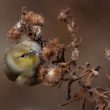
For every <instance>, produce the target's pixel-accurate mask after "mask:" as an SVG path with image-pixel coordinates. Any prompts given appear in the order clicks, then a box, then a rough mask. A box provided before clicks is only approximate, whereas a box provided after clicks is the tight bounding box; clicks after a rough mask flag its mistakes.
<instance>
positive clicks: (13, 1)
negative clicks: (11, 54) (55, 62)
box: [0, 0, 110, 110]
mask: <svg viewBox="0 0 110 110" xmlns="http://www.w3.org/2000/svg"><path fill="white" fill-rule="evenodd" d="M23 6H26V7H27V8H29V9H31V10H34V11H35V12H39V13H41V14H42V15H43V16H44V17H45V21H46V24H45V26H44V28H43V32H44V35H45V36H49V37H53V36H57V37H60V38H61V42H63V43H65V45H66V44H68V43H69V42H70V39H69V37H68V36H69V34H68V32H67V30H66V26H65V25H64V24H62V23H59V22H58V21H57V20H56V17H57V13H58V11H59V10H60V9H62V8H65V7H66V6H68V7H70V8H71V9H72V12H73V15H74V17H75V19H76V22H77V25H78V33H77V35H78V36H80V37H82V39H83V41H82V43H81V46H80V52H81V53H80V56H81V57H80V60H79V63H80V64H84V63H85V62H90V63H92V65H93V66H94V65H101V66H102V67H103V70H102V72H101V73H100V74H101V75H100V76H99V77H98V79H97V81H96V82H95V84H94V85H95V86H99V87H100V86H102V87H110V81H108V80H107V78H106V77H105V73H107V72H109V71H110V62H109V61H106V59H105V58H104V56H103V50H104V48H105V47H109V48H110V0H0V59H1V60H0V69H1V72H0V73H1V74H0V110H80V107H79V103H78V104H70V105H68V106H66V107H63V108H58V107H57V105H58V104H60V103H62V102H64V101H65V100H66V95H67V90H66V84H65V85H64V86H63V87H62V88H61V89H60V90H58V89H56V88H51V87H45V86H43V85H39V86H36V87H32V88H28V87H25V88H22V87H19V86H17V85H16V84H14V83H12V82H11V81H9V80H8V79H7V78H6V76H5V75H4V72H3V55H4V53H5V50H6V49H7V48H8V47H9V42H8V41H7V39H6V34H7V31H8V30H9V28H10V27H11V26H12V25H13V24H14V23H15V22H16V21H17V20H18V19H19V17H20V10H21V8H22V7H23ZM67 54H68V52H67ZM68 55H69V54H68ZM67 58H68V56H67ZM75 86H76V84H73V92H74V91H75V90H76V89H75V88H76V87H75ZM88 107H89V110H90V107H91V110H93V105H91V104H89V103H88Z"/></svg>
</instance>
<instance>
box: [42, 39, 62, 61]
mask: <svg viewBox="0 0 110 110" xmlns="http://www.w3.org/2000/svg"><path fill="white" fill-rule="evenodd" d="M62 47H63V45H62V44H60V43H59V39H58V38H54V39H52V40H50V41H49V42H48V43H47V44H46V45H45V47H43V48H42V55H41V56H42V58H43V59H44V60H45V59H49V58H51V57H52V56H54V57H55V56H56V54H57V53H58V50H59V49H61V48H62Z"/></svg>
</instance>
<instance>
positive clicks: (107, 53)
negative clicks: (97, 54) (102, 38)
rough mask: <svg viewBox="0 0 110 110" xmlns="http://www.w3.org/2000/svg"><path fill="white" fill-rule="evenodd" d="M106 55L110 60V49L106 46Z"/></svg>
mask: <svg viewBox="0 0 110 110" xmlns="http://www.w3.org/2000/svg"><path fill="white" fill-rule="evenodd" d="M104 55H105V58H106V59H108V60H110V49H108V48H106V49H105V50H104Z"/></svg>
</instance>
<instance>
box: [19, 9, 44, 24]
mask: <svg viewBox="0 0 110 110" xmlns="http://www.w3.org/2000/svg"><path fill="white" fill-rule="evenodd" d="M21 20H22V21H23V22H26V23H28V24H30V25H40V26H42V25H43V24H44V18H43V17H42V16H41V15H39V14H37V13H34V12H33V11H28V10H27V9H26V8H23V9H22V15H21Z"/></svg>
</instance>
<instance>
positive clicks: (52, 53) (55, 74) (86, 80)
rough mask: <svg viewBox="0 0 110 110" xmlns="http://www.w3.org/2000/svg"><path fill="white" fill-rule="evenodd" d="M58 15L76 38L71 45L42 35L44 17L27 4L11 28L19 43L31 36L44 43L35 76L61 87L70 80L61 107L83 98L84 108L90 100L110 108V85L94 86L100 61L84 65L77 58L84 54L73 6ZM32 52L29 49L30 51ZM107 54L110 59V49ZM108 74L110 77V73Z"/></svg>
mask: <svg viewBox="0 0 110 110" xmlns="http://www.w3.org/2000/svg"><path fill="white" fill-rule="evenodd" d="M57 19H58V20H59V21H61V22H64V23H66V25H67V29H68V32H69V33H70V38H71V41H72V42H71V43H70V44H69V45H68V46H64V44H61V43H60V41H59V39H58V38H52V39H51V40H45V38H44V37H43V35H42V26H43V25H44V18H43V17H42V16H41V15H39V14H37V13H34V12H32V11H30V10H27V9H26V8H23V9H22V14H21V19H20V21H18V23H17V24H16V25H14V26H13V27H12V28H11V30H10V31H9V32H8V37H9V39H10V40H11V41H12V42H13V43H15V45H17V44H18V43H19V42H21V41H22V40H23V39H27V37H28V39H31V40H33V41H35V42H37V43H39V44H40V45H41V49H42V51H41V53H40V57H41V63H40V65H39V67H37V68H36V73H35V75H34V77H33V78H34V80H37V81H38V82H39V83H42V84H44V85H48V86H53V87H58V88H60V87H61V85H62V84H63V83H65V82H67V84H68V85H67V90H68V95H67V101H66V102H65V103H63V104H60V105H59V106H60V107H61V106H65V105H67V104H70V103H72V102H76V101H80V102H81V105H82V110H85V108H86V102H87V101H90V102H95V104H96V106H95V110H110V89H108V88H99V87H92V86H91V84H92V82H94V79H96V78H97V77H98V76H99V75H100V74H99V70H100V69H101V67H100V65H98V66H95V67H92V66H91V64H89V63H86V64H84V66H81V65H80V64H78V62H77V61H78V59H79V56H80V52H79V46H80V43H81V38H79V37H77V36H76V35H75V33H76V27H77V26H76V24H75V21H74V17H73V16H72V15H71V10H70V9H69V8H66V9H63V10H61V12H59V14H58V17H57ZM66 49H71V56H70V59H68V60H67V59H65V51H66ZM30 54H31V53H28V55H30ZM105 56H106V57H107V58H108V59H109V57H110V51H109V49H106V50H105ZM24 57H25V56H24ZM108 78H109V79H110V77H109V75H108ZM31 79H32V78H31ZM76 81H77V86H78V87H79V89H78V90H77V92H76V93H74V96H71V86H72V84H73V83H74V82H76ZM32 84H33V83H30V84H29V85H32ZM37 84H38V83H37Z"/></svg>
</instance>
